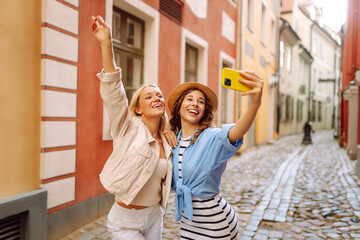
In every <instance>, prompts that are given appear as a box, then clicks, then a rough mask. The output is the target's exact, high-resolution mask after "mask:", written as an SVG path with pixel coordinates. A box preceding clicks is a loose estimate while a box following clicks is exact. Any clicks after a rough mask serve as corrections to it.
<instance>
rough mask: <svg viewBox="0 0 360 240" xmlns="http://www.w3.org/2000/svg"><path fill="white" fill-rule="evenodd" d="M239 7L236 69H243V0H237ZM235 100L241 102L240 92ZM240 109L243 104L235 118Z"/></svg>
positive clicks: (236, 116) (239, 107) (237, 109)
mask: <svg viewBox="0 0 360 240" xmlns="http://www.w3.org/2000/svg"><path fill="white" fill-rule="evenodd" d="M237 7H238V18H237V23H238V49H237V51H236V54H237V59H238V61H237V66H236V69H242V36H243V28H242V16H243V11H242V0H238V1H237ZM235 94H236V96H235V100H236V104H235V106H237V105H238V103H239V99H240V98H241V96H240V93H238V92H236V93H235ZM239 109H241V106H237V108H236V109H235V114H234V115H235V116H234V119H239V117H240V114H239V111H240V110H239Z"/></svg>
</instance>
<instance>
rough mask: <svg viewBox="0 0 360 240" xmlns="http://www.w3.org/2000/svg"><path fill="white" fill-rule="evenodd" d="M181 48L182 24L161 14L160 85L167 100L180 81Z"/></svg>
mask: <svg viewBox="0 0 360 240" xmlns="http://www.w3.org/2000/svg"><path fill="white" fill-rule="evenodd" d="M169 29H171V31H169ZM180 49H181V26H180V25H179V24H177V23H175V22H174V21H172V20H170V19H169V18H168V17H165V16H164V15H163V14H160V37H159V87H160V88H161V91H162V92H163V94H164V97H165V99H166V100H167V99H168V97H169V95H170V92H171V91H172V89H174V88H175V87H176V86H177V85H178V84H179V83H180V71H181V70H180V59H181V50H180ZM168 114H170V112H168ZM169 116H170V115H169Z"/></svg>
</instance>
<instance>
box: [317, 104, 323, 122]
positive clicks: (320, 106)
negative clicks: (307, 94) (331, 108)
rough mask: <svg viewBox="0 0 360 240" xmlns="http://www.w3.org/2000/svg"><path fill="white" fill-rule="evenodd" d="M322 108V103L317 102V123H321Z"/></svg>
mask: <svg viewBox="0 0 360 240" xmlns="http://www.w3.org/2000/svg"><path fill="white" fill-rule="evenodd" d="M321 108H322V103H321V102H318V121H319V122H321V120H322V115H321V112H322V111H321V110H322V109H321Z"/></svg>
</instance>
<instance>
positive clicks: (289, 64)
mask: <svg viewBox="0 0 360 240" xmlns="http://www.w3.org/2000/svg"><path fill="white" fill-rule="evenodd" d="M286 60H287V61H286V70H287V71H288V72H290V71H291V47H288V48H287V58H286Z"/></svg>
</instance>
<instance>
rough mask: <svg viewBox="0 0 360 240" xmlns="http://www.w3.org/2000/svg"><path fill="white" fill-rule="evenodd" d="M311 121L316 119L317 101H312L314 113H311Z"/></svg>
mask: <svg viewBox="0 0 360 240" xmlns="http://www.w3.org/2000/svg"><path fill="white" fill-rule="evenodd" d="M311 121H313V122H315V121H316V101H315V100H313V101H312V115H311Z"/></svg>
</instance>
